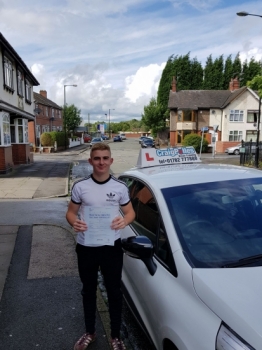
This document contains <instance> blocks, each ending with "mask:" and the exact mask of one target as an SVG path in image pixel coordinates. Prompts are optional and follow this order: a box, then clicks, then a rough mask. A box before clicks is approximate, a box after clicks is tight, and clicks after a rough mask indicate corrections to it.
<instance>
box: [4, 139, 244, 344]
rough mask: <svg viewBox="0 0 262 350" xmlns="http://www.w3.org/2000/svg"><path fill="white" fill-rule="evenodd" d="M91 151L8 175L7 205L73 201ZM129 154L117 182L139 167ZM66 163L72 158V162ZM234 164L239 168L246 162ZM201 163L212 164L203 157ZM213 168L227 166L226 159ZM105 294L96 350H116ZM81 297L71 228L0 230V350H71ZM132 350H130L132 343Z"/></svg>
mask: <svg viewBox="0 0 262 350" xmlns="http://www.w3.org/2000/svg"><path fill="white" fill-rule="evenodd" d="M87 147H88V146H87V145H81V146H79V147H75V148H74V149H69V150H66V151H63V152H59V154H60V155H62V156H64V161H63V160H62V161H59V162H57V163H56V162H48V163H46V162H41V161H37V162H35V163H33V164H29V165H20V166H18V167H15V168H14V170H13V172H11V173H10V174H8V175H1V176H0V200H2V201H3V200H21V199H44V198H55V197H68V193H69V192H70V178H71V179H72V180H74V179H75V178H77V177H81V176H83V175H85V171H86V164H87V163H86V160H83V161H80V162H76V163H75V168H77V171H71V168H70V163H71V159H72V156H79V155H80V154H81V153H82V152H84V151H86V149H87ZM126 152H127V154H126V157H125V159H123V158H122V157H121V156H118V155H117V154H116V155H114V154H113V157H114V159H115V161H114V163H113V165H112V168H111V169H112V171H113V173H114V174H115V175H118V174H119V173H121V172H122V171H123V169H124V168H126V166H127V164H125V162H126V161H127V160H128V162H129V163H128V164H130V165H131V166H134V165H135V164H136V159H137V156H136V155H134V154H132V151H131V150H128V149H127V150H126ZM133 153H134V152H133ZM67 156H71V157H68V161H67ZM48 157H52V154H48ZM69 158H70V160H69ZM229 159H230V160H229ZM234 159H235V160H234V162H235V164H239V158H234ZM202 161H203V162H204V163H205V162H210V161H212V159H210V156H208V157H207V158H204V155H203V159H202ZM232 161H233V157H232V158H231V157H228V158H226V162H229V163H231V164H232ZM213 162H219V163H221V159H213ZM73 170H74V169H73ZM72 174H73V175H72ZM68 200H69V197H68ZM32 221H33V220H32ZM99 285H100V282H99ZM101 290H102V288H98V292H97V298H98V302H97V324H96V328H97V333H98V335H99V337H98V339H97V341H96V342H94V343H92V345H90V350H98V349H99V350H108V349H110V345H109V339H110V333H109V332H110V328H109V315H108V309H107V305H106V300H105V296H104V294H103V293H102V292H101ZM80 291H81V283H80V281H79V277H78V272H77V262H76V254H75V234H74V232H73V231H72V229H71V228H70V227H69V226H63V225H61V224H60V225H54V224H48V221H47V223H46V224H43V223H41V224H35V223H34V222H32V224H31V225H14V223H13V222H10V223H9V224H8V225H0V339H1V341H0V349H9V350H13V349H15V350H29V349H30V350H31V349H32V348H37V349H43V350H53V349H54V348H56V349H60V350H70V349H71V350H72V349H73V345H74V343H75V341H76V340H77V339H78V338H79V336H81V335H82V333H84V321H83V310H82V301H81V294H80ZM125 343H126V345H127V349H130V348H129V346H128V339H125Z"/></svg>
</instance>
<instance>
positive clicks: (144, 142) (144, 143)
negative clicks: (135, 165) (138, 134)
mask: <svg viewBox="0 0 262 350" xmlns="http://www.w3.org/2000/svg"><path fill="white" fill-rule="evenodd" d="M141 147H142V148H152V147H155V142H154V140H152V139H143V140H142V141H141Z"/></svg>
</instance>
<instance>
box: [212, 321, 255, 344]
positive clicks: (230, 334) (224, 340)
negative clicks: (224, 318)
mask: <svg viewBox="0 0 262 350" xmlns="http://www.w3.org/2000/svg"><path fill="white" fill-rule="evenodd" d="M216 350H255V349H254V348H253V347H252V346H251V345H249V344H248V343H247V342H245V341H244V339H242V338H241V337H240V336H239V335H237V333H235V332H234V331H233V330H232V329H230V328H229V327H227V326H226V325H225V324H224V323H223V324H222V325H221V327H220V329H219V331H218V334H217V341H216Z"/></svg>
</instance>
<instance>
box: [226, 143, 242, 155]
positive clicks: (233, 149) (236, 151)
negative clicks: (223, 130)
mask: <svg viewBox="0 0 262 350" xmlns="http://www.w3.org/2000/svg"><path fill="white" fill-rule="evenodd" d="M240 147H241V143H239V144H238V145H236V146H232V147H228V148H227V149H226V150H225V153H227V154H239V153H240V150H239V149H240Z"/></svg>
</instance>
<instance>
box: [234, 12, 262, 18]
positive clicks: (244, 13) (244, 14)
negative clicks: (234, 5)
mask: <svg viewBox="0 0 262 350" xmlns="http://www.w3.org/2000/svg"><path fill="white" fill-rule="evenodd" d="M237 15H238V16H240V17H245V16H256V17H262V16H261V15H255V14H253V13H248V12H246V11H241V12H237Z"/></svg>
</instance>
